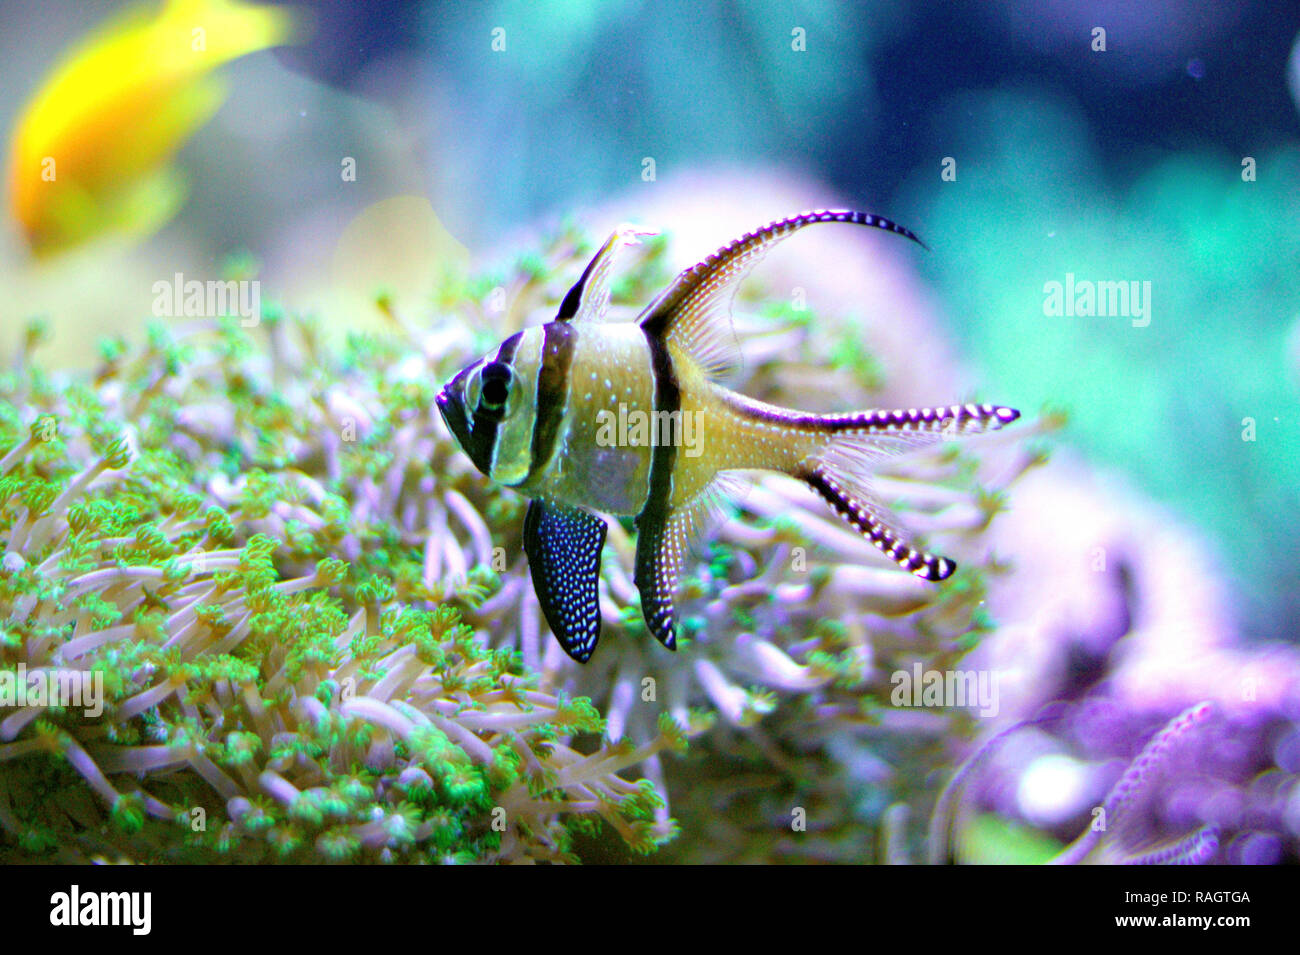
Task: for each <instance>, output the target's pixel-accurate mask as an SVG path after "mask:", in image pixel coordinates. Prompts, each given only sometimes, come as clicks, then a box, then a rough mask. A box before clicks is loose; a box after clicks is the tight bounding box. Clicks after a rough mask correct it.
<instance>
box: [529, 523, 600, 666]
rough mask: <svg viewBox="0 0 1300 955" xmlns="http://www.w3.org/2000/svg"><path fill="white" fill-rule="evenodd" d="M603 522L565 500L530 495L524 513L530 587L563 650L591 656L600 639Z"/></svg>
mask: <svg viewBox="0 0 1300 955" xmlns="http://www.w3.org/2000/svg"><path fill="white" fill-rule="evenodd" d="M606 530H607V528H606V526H605V522H604V521H603V520H601V519H600V518H599V517H597V516H595V515H594V514H591V513H589V512H587V511H584V510H582V509H581V508H578V507H572V506H569V505H567V504H559V503H556V502H554V501H544V500H541V499H540V498H538V499H534V500H532V501H530V502H529V504H528V514H527V515H526V516H525V517H524V553H525V554H526V555H528V569H529V571H530V572H531V574H532V577H533V590H534V591H535V592H536V593H537V600H538V602H539V603H541V605H542V613H543V614H544V615H545V617H546V622H547V624H548V625H549V626H550V628H551V632H552V633H554V634H555V637H556V639H557V640H559V641H560V646H561V647H563V648H564V652H565V653H567V654H568V655H569V656H570V657H572V658H573V659H575V660H577V661H578V662H579V663H586V662H587V661H588V660H589V659H591V654H592V652H593V651H594V650H595V649H596V641H598V640H599V639H600V595H599V583H600V551H601V548H602V547H604V545H605V532H606Z"/></svg>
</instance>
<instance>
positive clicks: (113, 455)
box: [0, 321, 682, 862]
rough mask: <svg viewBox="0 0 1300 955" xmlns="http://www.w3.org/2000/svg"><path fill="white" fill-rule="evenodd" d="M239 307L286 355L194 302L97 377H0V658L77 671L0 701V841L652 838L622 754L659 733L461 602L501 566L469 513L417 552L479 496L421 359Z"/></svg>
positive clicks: (474, 848)
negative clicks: (93, 704)
mask: <svg viewBox="0 0 1300 955" xmlns="http://www.w3.org/2000/svg"><path fill="white" fill-rule="evenodd" d="M264 331H268V332H269V333H270V334H271V335H272V336H274V337H275V338H276V339H277V341H276V343H275V347H278V348H283V349H285V350H286V351H283V352H281V353H280V355H281V359H282V360H283V359H284V358H285V355H286V352H287V351H288V350H289V349H293V351H292V355H293V358H292V361H293V366H292V375H290V374H289V370H288V369H287V368H285V367H283V365H281V366H279V367H270V366H269V365H268V348H267V346H266V344H265V343H259V342H257V340H256V339H254V338H253V337H250V335H249V334H248V333H247V332H246V331H245V330H243V329H241V328H239V327H238V326H237V325H235V324H234V323H231V322H219V323H213V324H212V325H210V326H208V327H200V328H194V329H189V330H184V331H182V330H175V331H173V330H171V329H168V328H165V327H162V326H155V327H154V328H152V329H151V330H150V333H149V336H148V344H147V346H146V347H145V348H144V349H143V350H142V351H140V352H138V353H136V354H134V355H132V353H131V352H130V351H129V350H126V349H123V348H121V347H118V346H116V345H115V346H114V347H112V348H110V349H108V350H107V351H106V353H105V359H106V360H105V364H104V366H103V367H102V368H101V369H100V370H99V372H98V374H97V375H96V377H95V382H94V384H93V386H91V385H85V384H79V383H75V382H62V381H56V379H54V378H52V377H50V376H47V375H46V374H45V373H44V372H42V371H41V370H40V369H39V368H38V367H36V366H35V365H33V364H32V363H31V362H30V361H29V362H27V363H26V364H25V365H24V367H22V368H21V370H19V371H17V372H14V373H10V374H7V375H5V376H4V377H3V379H0V394H3V397H4V402H3V404H2V405H0V449H3V453H2V454H0V545H2V546H3V560H2V563H0V614H2V617H0V630H2V632H3V640H0V663H2V667H0V670H2V671H8V672H9V674H10V676H11V678H12V679H13V680H15V681H17V680H18V679H19V677H20V676H22V675H24V674H33V673H45V672H52V673H62V674H71V673H76V674H80V675H82V676H83V677H84V678H85V679H86V680H87V684H86V685H87V686H88V687H98V688H99V689H101V690H102V713H99V714H95V715H89V714H90V713H91V708H89V707H81V706H64V707H54V706H50V705H44V704H40V705H37V704H33V703H32V702H31V701H30V700H29V701H28V705H20V706H15V707H6V709H7V710H8V712H4V713H3V719H0V829H2V830H3V836H2V837H0V855H3V856H4V857H5V858H6V859H7V860H10V861H34V860H57V861H74V862H76V861H88V860H94V859H104V860H111V861H117V860H128V861H138V862H166V861H171V862H183V861H218V860H229V861H241V862H255V861H311V860H316V861H321V860H324V861H340V862H343V861H347V862H358V861H420V860H424V861H440V860H454V861H483V860H489V861H490V860H510V861H522V860H530V859H531V860H553V861H569V860H574V859H575V858H576V856H575V853H574V851H573V847H572V845H573V838H572V832H571V830H572V831H582V832H584V833H589V832H591V831H593V830H594V829H596V828H599V826H598V824H599V823H602V822H603V823H605V824H607V825H608V828H609V830H610V831H612V832H616V833H618V834H619V835H621V836H622V837H623V839H624V840H625V841H626V843H627V844H628V846H630V847H631V849H633V850H635V851H637V852H650V851H653V850H654V849H655V848H656V847H657V846H658V845H659V844H660V843H662V842H663V841H665V840H666V839H667V838H669V837H670V836H671V835H672V834H673V832H674V827H673V825H672V824H671V822H670V823H668V824H665V823H664V820H663V819H662V818H661V817H659V818H657V817H656V816H655V815H654V809H656V808H659V807H661V806H662V802H663V800H662V796H661V795H659V794H658V793H657V792H656V791H654V790H653V788H652V787H650V786H649V784H648V783H646V782H645V781H644V780H639V781H638V780H636V779H635V778H633V779H624V778H622V777H621V776H620V775H618V774H619V773H620V772H622V771H624V770H626V769H627V768H628V767H629V766H632V765H634V764H635V763H637V762H640V761H643V760H644V759H645V758H646V756H647V755H649V754H652V753H654V752H657V751H658V750H659V749H661V748H665V747H670V746H671V747H678V746H680V745H681V742H682V735H681V731H680V729H679V728H677V727H675V726H669V725H666V726H665V728H664V731H663V732H662V733H660V734H659V736H658V737H657V738H656V739H654V740H651V741H648V742H647V744H646V745H645V746H643V747H640V748H633V749H628V748H620V747H619V746H617V745H602V744H600V743H599V739H600V733H601V730H602V728H603V725H602V721H601V718H600V715H599V713H598V712H597V711H596V709H595V708H594V707H593V706H592V704H591V703H590V701H588V700H586V699H583V698H573V697H570V696H568V695H566V694H565V693H564V692H562V691H552V690H547V689H543V688H541V687H540V685H539V684H540V682H541V675H540V674H539V673H537V672H536V671H535V670H530V669H529V668H527V667H525V666H524V665H523V662H522V660H521V657H520V654H519V653H518V652H517V651H513V650H510V649H507V648H498V649H492V648H491V647H489V646H488V645H487V643H486V642H485V641H484V640H483V639H482V632H481V631H478V630H476V629H475V627H473V626H471V625H470V624H468V623H467V622H466V620H465V616H464V614H465V613H466V611H467V610H468V609H469V608H471V607H474V606H477V605H480V604H482V603H483V601H484V600H486V599H489V598H490V597H491V596H492V595H493V594H496V593H499V591H500V590H501V586H502V582H501V578H500V577H499V575H497V574H496V573H495V572H493V571H492V570H491V568H490V566H489V562H490V556H491V553H490V547H488V546H486V542H487V541H488V540H489V539H490V538H489V533H488V531H487V527H486V525H484V524H482V518H470V519H471V520H475V519H476V520H478V522H479V524H480V525H481V526H479V527H476V528H475V531H476V532H480V536H481V537H482V540H481V543H483V544H484V547H480V552H479V553H477V554H476V555H475V557H474V558H473V559H469V558H466V557H465V556H464V554H463V553H461V554H458V555H457V557H458V562H457V563H455V565H454V566H451V567H448V566H447V565H446V564H445V563H442V564H441V566H439V564H440V561H439V555H433V554H430V553H429V552H428V547H427V546H426V544H427V543H428V540H427V539H428V538H429V533H428V532H429V528H430V526H431V524H432V525H436V524H438V522H439V521H441V522H442V526H444V527H445V525H446V521H447V513H448V511H450V512H452V513H453V514H454V513H460V514H461V516H462V517H467V516H468V515H469V514H470V513H474V514H477V511H476V506H475V505H474V504H472V503H471V502H470V501H469V500H468V499H467V498H466V497H464V495H463V494H461V493H460V492H458V491H457V490H456V486H457V483H458V482H457V481H456V480H455V479H454V478H451V477H450V476H449V475H447V474H445V473H442V472H440V470H439V466H440V464H441V462H442V461H444V460H445V457H446V455H447V453H448V449H446V448H442V449H436V448H434V447H433V446H432V444H431V443H429V441H428V437H427V436H428V435H429V434H430V433H431V432H432V430H433V425H432V422H431V420H430V419H429V412H428V410H427V409H429V408H430V407H431V406H432V403H431V401H429V400H427V399H429V398H431V391H430V388H431V385H429V384H424V383H421V382H419V381H416V380H412V381H407V382H404V383H400V384H399V383H395V382H393V381H392V380H391V379H390V378H389V377H388V375H386V374H384V373H383V371H382V370H377V368H379V367H381V366H378V365H377V364H376V363H379V362H382V361H383V360H384V359H385V358H387V359H390V360H391V358H392V357H394V355H393V353H392V352H391V351H390V352H385V351H384V349H383V348H382V347H381V346H377V345H376V344H374V343H372V342H369V341H365V340H357V341H354V342H351V343H350V344H349V345H348V346H347V348H345V349H344V350H343V352H342V354H341V355H333V354H332V353H330V352H328V351H327V350H325V349H324V348H323V346H320V345H319V344H317V342H316V336H315V334H314V331H313V330H312V329H311V328H310V327H309V326H307V325H305V324H299V323H296V322H293V321H286V322H283V323H276V324H274V325H273V326H272V327H271V328H269V329H264ZM253 334H257V332H255V331H254V332H253ZM290 380H291V381H292V384H284V385H282V386H281V387H279V388H276V387H274V386H273V383H274V382H275V381H281V382H288V381H290ZM432 380H433V379H432V378H430V381H432ZM358 396H360V397H358ZM417 433H418V434H419V435H421V436H423V437H417V436H416V435H417ZM459 483H461V484H462V486H463V487H464V491H465V493H467V494H471V495H473V496H474V497H476V498H477V499H478V502H479V505H478V506H483V505H485V504H486V501H485V500H484V499H483V491H482V490H481V489H477V488H474V487H470V486H468V485H467V484H464V483H463V482H459ZM435 488H436V494H435V495H431V494H429V492H431V491H434V489H435ZM448 496H451V497H452V500H453V503H452V505H451V506H450V507H447V506H445V505H444V504H443V499H444V498H445V497H448ZM485 509H486V508H485ZM454 519H455V518H454V517H453V520H454ZM485 549H486V552H484V551H485ZM446 556H447V555H446V553H444V554H442V555H441V558H442V559H443V560H445V559H446ZM478 558H483V559H482V560H480V559H478ZM20 667H21V669H20ZM575 739H580V740H584V741H586V743H587V746H586V748H585V751H584V750H580V749H578V748H575V745H574V740H575ZM593 741H594V742H595V745H594V747H593V746H592V745H591V744H592V743H593Z"/></svg>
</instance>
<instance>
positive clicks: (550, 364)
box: [524, 322, 579, 486]
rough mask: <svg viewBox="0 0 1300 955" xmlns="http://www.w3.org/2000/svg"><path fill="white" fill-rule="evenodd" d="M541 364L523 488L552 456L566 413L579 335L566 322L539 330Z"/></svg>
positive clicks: (551, 324)
mask: <svg viewBox="0 0 1300 955" xmlns="http://www.w3.org/2000/svg"><path fill="white" fill-rule="evenodd" d="M542 334H543V339H542V364H541V370H540V371H539V372H538V375H537V400H536V408H537V419H536V420H535V421H534V422H533V438H532V449H531V453H530V457H531V460H530V462H529V466H528V477H527V478H526V479H525V480H524V484H525V486H527V485H528V484H529V483H530V482H532V481H533V480H534V479H535V478H536V477H537V476H538V475H539V474H540V473H541V472H542V471H543V470H545V469H546V467H547V465H548V464H550V462H551V457H552V455H553V454H554V453H555V441H556V438H557V437H558V436H559V433H560V425H561V424H563V423H564V416H565V414H566V412H567V411H568V394H569V371H570V369H571V367H572V365H573V350H574V346H575V344H576V342H577V338H578V334H579V332H578V331H577V330H576V329H575V328H574V327H573V326H572V325H570V324H568V323H567V322H551V323H549V324H547V325H546V326H544V327H543V329H542Z"/></svg>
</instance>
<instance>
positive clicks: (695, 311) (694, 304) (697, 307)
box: [639, 209, 925, 378]
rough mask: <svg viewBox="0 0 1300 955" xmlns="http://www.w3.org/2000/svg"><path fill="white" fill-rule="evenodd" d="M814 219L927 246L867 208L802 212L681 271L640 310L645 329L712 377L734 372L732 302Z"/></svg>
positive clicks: (737, 351)
mask: <svg viewBox="0 0 1300 955" xmlns="http://www.w3.org/2000/svg"><path fill="white" fill-rule="evenodd" d="M816 222H845V223H848V224H850V225H860V226H868V227H870V228H873V229H884V230H885V231H887V232H896V233H898V234H899V235H901V236H906V237H907V238H909V239H911V240H912V241H913V242H916V243H919V244H920V245H922V246H924V245H925V243H923V242H921V240H920V239H918V238H917V237H916V236H915V235H913V234H912V233H911V232H910V231H908V230H907V229H905V228H903V227H902V226H901V225H898V224H897V223H895V222H892V221H890V220H889V219H886V218H884V217H883V216H877V215H872V214H871V213H869V212H855V211H853V210H849V209H818V210H815V211H812V212H801V213H800V214H799V215H797V216H790V217H789V218H787V219H777V220H776V221H775V222H769V223H768V224H767V225H765V226H763V228H761V229H757V230H755V231H754V232H749V233H747V234H745V235H743V236H741V237H740V238H739V239H736V240H735V241H734V242H732V243H730V244H729V245H725V246H723V247H722V248H721V249H719V250H718V251H717V252H715V253H714V254H713V255H711V256H709V257H708V258H707V259H705V260H704V261H703V262H701V263H699V264H698V265H693V266H691V267H690V268H689V269H687V270H686V271H684V272H682V273H681V274H680V275H678V276H677V278H676V279H675V280H674V281H673V284H672V285H670V286H668V288H666V289H665V290H664V291H663V292H662V293H661V294H660V295H659V296H658V297H657V298H656V299H655V300H654V301H653V302H651V303H650V304H649V305H648V306H647V307H646V309H645V311H644V312H642V313H641V317H640V319H639V321H640V322H641V326H642V327H643V328H644V329H645V330H646V333H647V334H650V335H655V336H658V337H660V338H662V339H663V340H664V341H665V342H666V343H667V344H669V345H671V346H674V347H675V349H677V350H680V351H682V352H685V353H686V354H688V355H690V356H691V357H692V358H693V359H694V360H695V361H696V362H698V363H699V365H700V367H701V368H703V369H704V371H705V373H706V374H707V375H709V376H710V377H713V378H717V377H721V376H723V375H726V374H727V373H728V372H730V371H733V370H734V369H735V368H736V367H737V366H738V365H739V364H740V346H739V343H738V342H737V341H736V332H735V329H734V328H733V326H732V324H731V303H732V300H733V299H734V298H735V297H736V288H737V286H738V285H739V284H740V281H741V279H743V278H744V277H745V276H746V275H748V274H749V271H750V269H752V268H753V267H754V266H755V265H756V264H757V263H758V261H759V260H760V259H762V257H763V256H764V255H765V254H767V250H768V249H770V248H771V247H772V246H773V245H775V244H776V243H778V242H780V241H781V240H782V239H784V238H786V237H787V236H789V235H791V234H793V233H794V232H796V231H798V230H799V229H802V228H803V227H804V226H806V225H812V224H813V223H816Z"/></svg>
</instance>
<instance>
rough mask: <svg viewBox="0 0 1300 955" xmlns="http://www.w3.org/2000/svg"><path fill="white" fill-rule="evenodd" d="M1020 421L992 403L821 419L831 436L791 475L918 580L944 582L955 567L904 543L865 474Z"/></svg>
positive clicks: (1009, 412)
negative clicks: (889, 461) (909, 454)
mask: <svg viewBox="0 0 1300 955" xmlns="http://www.w3.org/2000/svg"><path fill="white" fill-rule="evenodd" d="M1019 417H1020V412H1018V411H1016V410H1015V409H1013V408H1003V407H999V406H997V405H951V406H949V407H946V408H911V409H908V410H906V411H903V410H897V411H864V412H858V413H855V414H840V415H826V416H824V417H822V418H821V419H820V420H819V424H820V425H821V426H822V427H823V428H825V430H826V431H827V432H829V433H830V435H832V437H831V440H830V442H829V444H828V445H827V447H826V449H825V450H824V451H823V452H822V453H821V454H820V455H818V456H816V457H815V458H813V459H811V460H809V461H806V462H804V464H803V466H802V467H801V468H800V469H799V470H798V471H796V472H795V474H794V476H795V477H797V478H799V479H800V480H802V481H803V482H804V483H806V484H807V485H808V486H809V487H811V488H812V489H813V490H814V491H816V492H817V493H818V495H820V496H821V498H822V499H823V500H825V501H826V503H828V504H829V505H830V506H831V508H832V509H833V510H834V511H835V513H836V514H838V515H839V516H840V517H841V518H842V519H843V520H844V521H845V523H847V524H848V525H849V526H850V527H852V528H853V529H854V530H856V531H858V533H860V534H862V536H863V537H865V538H866V539H867V540H869V541H870V542H871V543H872V544H874V545H875V546H876V547H877V548H879V549H880V551H881V552H882V553H884V555H885V556H886V557H888V558H889V559H890V560H892V561H894V562H895V563H896V564H898V565H899V566H900V567H902V568H903V569H905V570H908V571H911V572H912V573H913V574H915V575H916V576H918V577H920V578H922V579H923V580H932V581H939V580H946V579H947V578H948V577H951V576H952V574H953V571H955V570H956V569H957V564H956V563H955V562H953V561H951V560H949V559H948V558H946V557H939V556H937V555H935V554H930V553H926V552H925V551H923V550H920V549H919V548H917V547H914V546H913V545H912V544H910V543H909V542H908V541H907V537H906V535H905V534H904V532H903V531H902V530H901V529H900V528H899V524H898V521H897V519H896V518H895V517H894V516H893V515H892V514H891V513H890V512H889V510H888V509H887V508H886V507H885V506H884V505H883V504H882V503H881V502H880V501H879V499H878V498H877V497H876V496H875V495H874V494H873V493H872V490H871V484H870V481H869V475H870V472H871V470H872V469H873V467H874V465H875V464H877V463H878V462H879V461H880V460H881V459H882V458H884V457H887V456H890V455H893V454H898V453H901V452H904V451H908V450H911V449H913V448H919V447H924V446H926V445H930V444H934V443H935V442H937V441H940V440H942V439H944V438H946V437H949V436H952V437H956V436H959V435H967V434H978V433H980V432H984V431H996V430H997V429H999V428H1001V427H1003V426H1004V425H1007V424H1010V423H1011V422H1013V421H1015V420H1016V419H1017V418H1019Z"/></svg>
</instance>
